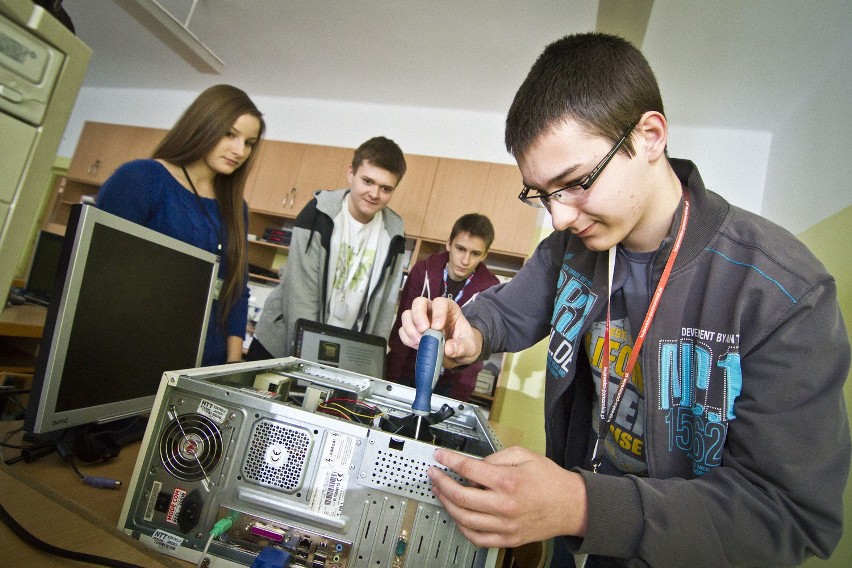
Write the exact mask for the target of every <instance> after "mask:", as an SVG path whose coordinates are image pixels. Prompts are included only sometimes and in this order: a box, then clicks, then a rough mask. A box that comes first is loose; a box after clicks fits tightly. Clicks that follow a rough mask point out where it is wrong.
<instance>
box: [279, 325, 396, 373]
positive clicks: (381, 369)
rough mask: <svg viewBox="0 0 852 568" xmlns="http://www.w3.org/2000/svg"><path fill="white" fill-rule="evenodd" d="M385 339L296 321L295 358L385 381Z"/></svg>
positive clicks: (331, 326) (329, 326)
mask: <svg viewBox="0 0 852 568" xmlns="http://www.w3.org/2000/svg"><path fill="white" fill-rule="evenodd" d="M387 347H388V342H387V340H386V339H385V338H384V337H380V336H378V335H371V334H369V333H362V332H359V331H353V330H351V329H346V328H343V327H337V326H334V325H328V324H325V323H319V322H315V321H309V320H306V319H299V320H296V337H295V349H294V355H295V356H296V357H299V358H300V359H305V360H307V361H312V362H314V363H322V364H324V365H329V366H332V367H337V368H339V369H344V370H346V371H353V372H355V373H361V374H362V375H367V376H368V377H373V378H376V379H384V378H385V355H386V354H387Z"/></svg>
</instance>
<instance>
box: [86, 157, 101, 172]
mask: <svg viewBox="0 0 852 568" xmlns="http://www.w3.org/2000/svg"><path fill="white" fill-rule="evenodd" d="M99 169H101V161H100V160H95V161H94V162H92V164H91V165H90V166H89V167H88V169H86V173H87V174H89V175H90V176H93V175H95V174H96V173H98V170H99Z"/></svg>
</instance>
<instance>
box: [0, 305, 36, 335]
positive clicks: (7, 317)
mask: <svg viewBox="0 0 852 568" xmlns="http://www.w3.org/2000/svg"><path fill="white" fill-rule="evenodd" d="M46 317H47V308H45V307H44V306H36V305H33V304H24V305H22V306H6V307H5V308H3V311H2V312H0V336H7V337H29V338H39V337H41V334H42V332H43V331H44V320H45V318H46Z"/></svg>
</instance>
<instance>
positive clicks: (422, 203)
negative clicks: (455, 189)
mask: <svg viewBox="0 0 852 568" xmlns="http://www.w3.org/2000/svg"><path fill="white" fill-rule="evenodd" d="M405 164H406V169H405V175H404V176H403V178H402V181H401V182H400V183H399V185H398V186H396V189H395V190H394V191H393V197H391V200H390V208H391V209H393V210H394V211H395V212H396V213H397V214H398V215H399V216H400V217H402V222H403V224H404V225H405V234H406V235H419V234H420V232H421V229H422V227H423V217H424V216H425V215H426V206H427V205H428V204H429V194H430V192H431V191H432V184H433V182H434V180H435V171H436V170H437V169H438V158H435V157H432V156H418V155H416V154H406V156H405Z"/></svg>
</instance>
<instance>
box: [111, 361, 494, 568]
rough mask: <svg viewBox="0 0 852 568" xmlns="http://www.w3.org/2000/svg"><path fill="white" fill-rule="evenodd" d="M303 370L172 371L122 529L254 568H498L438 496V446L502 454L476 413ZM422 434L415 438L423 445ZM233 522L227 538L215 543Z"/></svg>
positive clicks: (283, 364)
mask: <svg viewBox="0 0 852 568" xmlns="http://www.w3.org/2000/svg"><path fill="white" fill-rule="evenodd" d="M414 394H415V391H414V389H412V388H409V387H405V386H402V385H398V384H395V383H390V382H386V381H383V380H379V379H373V378H370V377H367V376H365V375H360V374H357V373H353V372H349V371H344V370H341V369H336V368H333V367H328V366H325V365H322V364H318V363H311V362H308V361H305V360H302V359H297V358H292V357H290V358H285V359H273V360H269V361H260V362H250V363H239V364H235V365H225V366H219V367H206V368H197V369H188V370H181V371H171V372H167V373H165V374H164V375H163V378H162V382H161V384H160V388H159V391H158V394H157V397H156V400H155V403H154V408H153V411H152V414H151V416H150V419H149V421H148V427H147V431H146V432H145V437H144V439H143V442H142V448H141V450H140V453H139V458H138V461H137V463H136V467H135V470H134V474H133V478H132V480H131V483H130V486H129V488H128V494H127V498H126V500H125V503H124V507H123V510H122V514H121V519H120V521H119V528H120V529H122V530H124V531H125V532H126V533H128V534H130V535H132V536H133V537H134V538H137V539H139V540H140V541H142V542H145V543H146V544H148V545H149V546H151V547H152V548H154V549H156V550H159V551H161V552H163V553H165V554H168V555H171V556H174V557H177V558H181V559H183V560H188V561H191V562H199V561H201V560H202V557H204V556H206V558H207V561H208V562H209V564H207V565H209V566H214V567H218V566H227V567H234V566H250V565H251V564H252V562H253V561H254V559H255V558H256V557H257V555H258V554H259V552H260V551H261V550H262V549H264V548H265V547H268V546H273V547H278V548H281V549H283V550H285V551H287V552H289V553H290V554H291V555H292V562H291V564H290V566H307V567H311V568H350V567H352V568H367V567H370V568H374V567H376V566H382V567H396V568H410V567H424V568H425V567H430V568H431V567H437V566H442V567H443V566H448V567H455V566H458V567H467V568H481V567H485V566H493V565H494V564H495V561H496V555H497V551H496V550H495V549H490V550H489V549H481V548H477V547H475V546H474V545H473V544H471V543H470V542H469V541H468V540H467V539H465V537H464V536H463V535H462V534H461V532H460V531H459V530H458V529H457V527H456V526H455V524H454V522H453V520H452V519H451V518H450V517H449V516H448V515H447V513H446V511H445V510H444V509H443V507H442V506H441V504H440V502H439V501H438V500H437V499H436V498H435V497H434V495H433V494H432V492H431V482H430V480H429V478H428V476H427V475H426V470H427V469H428V468H429V467H430V466H436V467H439V468H441V469H443V470H444V471H445V472H447V473H448V474H449V475H451V476H453V477H455V478H456V479H457V480H459V481H461V482H463V483H464V482H465V480H463V479H462V478H460V477H459V476H458V474H456V473H455V472H452V471H450V470H447V468H445V467H444V466H441V465H440V464H438V463H437V462H435V460H434V458H433V453H434V451H435V448H436V446H441V447H447V448H451V449H454V450H457V451H460V452H464V453H467V454H470V455H473V456H476V457H484V456H486V455H489V454H491V453H493V452H495V451H497V450H499V449H500V448H501V445H500V442H499V441H498V439H497V437H496V436H495V434H494V432H493V431H492V430H491V428H490V427H489V426H488V422H487V419H486V416H485V414H484V413H483V412H482V410H481V409H480V408H479V407H477V406H476V405H472V404H468V403H463V402H459V401H456V400H453V399H449V398H444V397H441V396H437V395H435V396H433V397H432V413H431V414H430V416H429V417H428V419H427V423H428V424H427V425H426V427H423V428H421V429H420V430H419V433H417V432H418V431H414V432H415V433H414V434H412V430H411V428H410V425H411V420H410V419H411V413H412V411H411V405H412V402H413V401H414ZM415 435H416V436H417V438H415V437H414V436H415ZM225 518H228V519H230V520H231V521H233V524H232V525H231V527H230V528H229V529H228V530H226V531H225V532H224V533H222V534H221V536H218V537H217V538H215V539H214V538H211V537H210V536H209V535H210V531H211V528H212V527H213V525H214V524H215V523H216V522H217V521H218V520H220V519H225Z"/></svg>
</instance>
